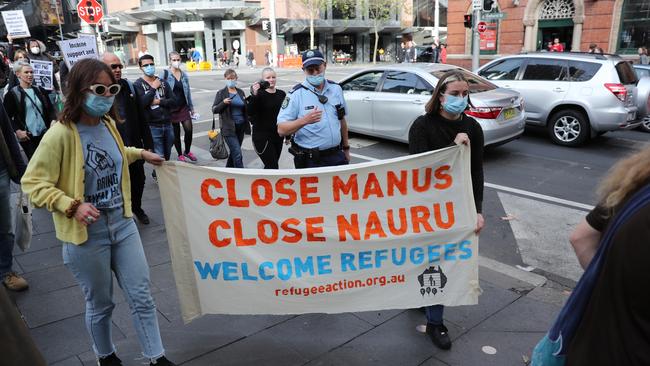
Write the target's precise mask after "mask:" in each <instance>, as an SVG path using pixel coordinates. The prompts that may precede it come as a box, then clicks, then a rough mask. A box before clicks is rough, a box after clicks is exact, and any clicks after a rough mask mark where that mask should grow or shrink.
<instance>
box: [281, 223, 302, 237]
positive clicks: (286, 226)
mask: <svg viewBox="0 0 650 366" xmlns="http://www.w3.org/2000/svg"><path fill="white" fill-rule="evenodd" d="M289 225H293V226H298V225H300V220H298V219H286V220H284V221H283V222H282V224H281V225H280V227H281V228H282V230H284V231H286V232H287V233H291V234H293V235H292V236H289V235H285V236H283V237H282V241H285V242H287V243H297V242H299V241H300V239H302V233H301V232H300V230H298V229H295V228H293V227H291V226H289Z"/></svg>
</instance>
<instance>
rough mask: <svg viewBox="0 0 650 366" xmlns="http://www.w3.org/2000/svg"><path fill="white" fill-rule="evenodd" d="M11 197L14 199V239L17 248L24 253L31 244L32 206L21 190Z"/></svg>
mask: <svg viewBox="0 0 650 366" xmlns="http://www.w3.org/2000/svg"><path fill="white" fill-rule="evenodd" d="M12 197H15V199H14V201H13V202H14V237H15V241H16V244H17V245H18V247H19V248H20V249H21V250H22V251H23V252H25V251H27V249H29V245H30V244H31V242H32V205H31V204H30V203H29V199H28V198H27V195H26V194H24V193H23V191H22V189H21V190H20V192H16V193H12Z"/></svg>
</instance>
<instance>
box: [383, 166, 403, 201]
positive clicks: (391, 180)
mask: <svg viewBox="0 0 650 366" xmlns="http://www.w3.org/2000/svg"><path fill="white" fill-rule="evenodd" d="M399 173H400V177H399V179H398V178H397V174H395V172H393V171H389V172H388V177H387V181H388V182H387V183H388V196H389V197H392V196H394V195H395V188H397V189H399V191H400V193H401V194H403V195H406V184H407V174H408V172H407V171H406V170H400V172H399Z"/></svg>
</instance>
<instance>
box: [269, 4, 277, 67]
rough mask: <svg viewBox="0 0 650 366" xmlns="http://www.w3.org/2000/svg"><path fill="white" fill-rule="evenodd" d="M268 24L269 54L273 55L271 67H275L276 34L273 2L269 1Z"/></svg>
mask: <svg viewBox="0 0 650 366" xmlns="http://www.w3.org/2000/svg"><path fill="white" fill-rule="evenodd" d="M269 22H270V23H271V53H272V54H273V60H272V61H271V66H273V67H276V66H277V65H278V62H277V60H278V33H277V29H276V26H275V0H269Z"/></svg>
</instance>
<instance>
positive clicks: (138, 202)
mask: <svg viewBox="0 0 650 366" xmlns="http://www.w3.org/2000/svg"><path fill="white" fill-rule="evenodd" d="M129 176H130V177H131V209H132V211H133V212H138V213H140V212H143V211H142V193H144V182H145V180H146V178H145V175H144V161H142V160H138V161H136V162H133V163H131V165H129Z"/></svg>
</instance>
